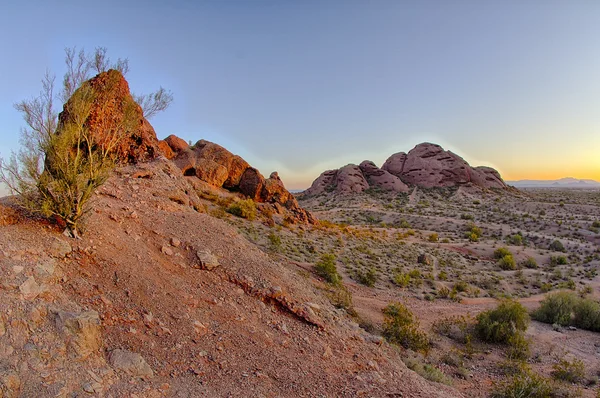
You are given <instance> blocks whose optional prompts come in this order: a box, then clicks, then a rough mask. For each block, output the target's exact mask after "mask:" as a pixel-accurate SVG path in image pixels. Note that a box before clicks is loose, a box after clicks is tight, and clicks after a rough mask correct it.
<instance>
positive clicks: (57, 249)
mask: <svg viewBox="0 0 600 398" xmlns="http://www.w3.org/2000/svg"><path fill="white" fill-rule="evenodd" d="M72 250H73V249H72V248H71V245H70V244H69V243H68V242H65V241H64V240H62V239H58V238H56V239H54V241H53V242H52V244H50V247H49V248H48V253H49V254H50V255H51V256H52V257H57V258H65V257H66V256H67V254H69V253H71V251H72Z"/></svg>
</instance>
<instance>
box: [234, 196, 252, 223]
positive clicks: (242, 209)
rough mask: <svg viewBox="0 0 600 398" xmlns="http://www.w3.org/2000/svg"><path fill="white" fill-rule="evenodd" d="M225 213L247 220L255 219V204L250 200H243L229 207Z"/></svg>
mask: <svg viewBox="0 0 600 398" xmlns="http://www.w3.org/2000/svg"><path fill="white" fill-rule="evenodd" d="M227 212H228V213H231V214H233V215H234V216H238V217H242V218H245V219H247V220H254V219H255V218H256V203H254V201H253V200H252V199H244V200H240V201H237V202H234V203H232V204H230V205H229V207H228V208H227Z"/></svg>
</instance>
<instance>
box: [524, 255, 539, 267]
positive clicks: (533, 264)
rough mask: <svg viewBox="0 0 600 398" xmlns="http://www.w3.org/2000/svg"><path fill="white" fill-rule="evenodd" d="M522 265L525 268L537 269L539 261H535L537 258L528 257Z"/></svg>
mask: <svg viewBox="0 0 600 398" xmlns="http://www.w3.org/2000/svg"><path fill="white" fill-rule="evenodd" d="M521 265H522V266H523V267H525V268H533V269H536V268H537V267H538V263H537V261H535V258H533V257H527V258H526V259H525V260H523V262H522V263H521Z"/></svg>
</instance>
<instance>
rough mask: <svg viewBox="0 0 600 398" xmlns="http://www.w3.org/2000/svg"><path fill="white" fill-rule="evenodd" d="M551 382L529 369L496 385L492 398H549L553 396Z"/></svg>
mask: <svg viewBox="0 0 600 398" xmlns="http://www.w3.org/2000/svg"><path fill="white" fill-rule="evenodd" d="M553 391H554V389H553V386H552V383H550V381H549V380H548V379H546V378H544V377H542V376H540V375H538V374H535V373H533V372H532V371H531V370H529V369H523V370H522V371H520V372H517V373H516V374H515V375H514V376H512V377H510V378H508V379H507V380H505V381H504V382H503V383H499V384H494V389H493V391H492V393H491V397H492V398H548V397H551V396H552V394H553Z"/></svg>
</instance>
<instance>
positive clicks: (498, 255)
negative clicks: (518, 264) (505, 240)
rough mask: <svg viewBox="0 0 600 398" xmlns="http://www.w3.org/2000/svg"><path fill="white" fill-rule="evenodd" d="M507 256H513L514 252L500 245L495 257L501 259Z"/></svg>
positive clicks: (495, 251)
mask: <svg viewBox="0 0 600 398" xmlns="http://www.w3.org/2000/svg"><path fill="white" fill-rule="evenodd" d="M506 256H512V253H511V252H510V250H508V248H507V247H499V248H497V249H496V250H494V258H495V259H497V260H499V259H501V258H503V257H506Z"/></svg>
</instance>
